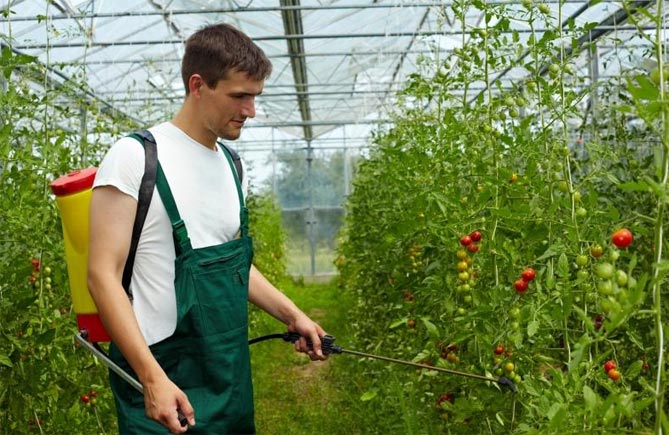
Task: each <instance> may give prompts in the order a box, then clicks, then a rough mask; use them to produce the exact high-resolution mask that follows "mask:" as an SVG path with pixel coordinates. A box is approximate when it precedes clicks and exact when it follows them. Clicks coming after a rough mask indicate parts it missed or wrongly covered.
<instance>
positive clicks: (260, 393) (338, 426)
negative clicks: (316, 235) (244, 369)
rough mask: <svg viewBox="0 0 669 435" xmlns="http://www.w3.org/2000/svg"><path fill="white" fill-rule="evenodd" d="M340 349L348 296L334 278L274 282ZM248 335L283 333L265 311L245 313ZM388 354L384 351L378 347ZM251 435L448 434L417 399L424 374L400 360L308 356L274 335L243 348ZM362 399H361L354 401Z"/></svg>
mask: <svg viewBox="0 0 669 435" xmlns="http://www.w3.org/2000/svg"><path fill="white" fill-rule="evenodd" d="M280 288H281V289H282V291H284V292H285V293H286V294H287V295H288V296H289V297H290V298H291V299H292V300H293V301H294V302H295V303H296V304H297V305H298V306H299V307H300V308H301V309H302V310H303V311H305V312H306V313H307V314H308V315H309V316H311V317H312V318H313V319H314V320H316V321H318V322H319V323H320V324H321V326H322V327H323V328H324V329H325V331H326V332H327V333H329V334H330V335H333V336H335V337H336V341H335V343H336V344H339V345H340V346H342V347H344V348H345V349H353V348H351V347H350V346H349V345H350V344H351V341H352V340H353V331H352V327H351V326H350V324H351V323H353V319H351V318H350V317H349V307H351V306H352V304H353V300H352V297H351V296H350V295H349V294H348V293H346V292H343V291H342V290H341V289H340V288H338V287H337V286H336V285H335V284H334V283H329V284H297V283H293V282H288V283H285V284H283V285H281V286H280ZM251 319H252V327H251V328H250V336H251V338H253V337H257V336H260V335H264V334H268V333H275V332H285V330H286V328H285V326H284V325H283V324H281V323H280V322H278V321H276V320H275V319H273V318H271V317H270V316H268V315H267V314H265V313H263V312H261V311H259V310H257V309H254V311H253V312H252V316H251ZM385 353H387V354H390V355H391V356H392V350H386V352H385ZM251 363H252V369H253V381H254V391H255V405H256V427H257V431H258V434H259V435H313V434H324V435H363V434H364V435H375V434H378V435H437V434H450V433H451V432H449V430H448V425H445V424H443V423H440V419H439V418H438V414H437V413H436V411H435V409H434V408H435V407H434V403H433V402H432V401H430V402H428V403H425V402H424V401H422V400H421V399H420V397H422V396H424V390H425V389H426V388H427V389H432V388H431V387H430V385H429V384H430V383H431V381H430V380H429V379H434V377H432V378H424V379H423V381H419V380H418V379H419V376H417V371H416V370H413V369H407V368H406V367H405V366H396V365H392V364H390V365H389V364H387V363H384V362H379V361H373V360H368V359H360V358H357V357H355V356H352V355H347V354H341V355H331V356H330V358H329V359H328V360H327V361H319V362H311V361H310V360H309V358H308V357H306V356H305V355H303V354H300V353H297V352H295V351H294V350H293V347H292V345H291V344H288V343H285V342H284V341H282V340H269V341H265V342H261V343H257V344H254V345H252V346H251ZM363 397H366V400H362V398H363Z"/></svg>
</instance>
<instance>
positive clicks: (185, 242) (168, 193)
mask: <svg viewBox="0 0 669 435" xmlns="http://www.w3.org/2000/svg"><path fill="white" fill-rule="evenodd" d="M156 172H157V173H156V188H157V189H158V194H159V195H160V199H162V200H163V205H164V206H165V210H166V211H167V216H169V218H170V223H171V224H172V237H173V238H174V249H175V250H176V254H177V256H178V255H179V254H182V253H184V252H187V251H190V250H191V249H193V247H192V246H191V243H190V238H189V237H188V231H187V230H186V224H185V223H184V221H183V219H181V215H180V214H179V209H178V208H177V203H176V202H175V201H174V196H173V195H172V189H170V185H169V183H168V182H167V178H165V172H163V167H162V166H161V165H160V162H158V170H157V171H156Z"/></svg>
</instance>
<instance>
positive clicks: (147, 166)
mask: <svg viewBox="0 0 669 435" xmlns="http://www.w3.org/2000/svg"><path fill="white" fill-rule="evenodd" d="M131 136H133V137H135V139H137V140H139V141H140V142H142V146H143V147H144V175H143V176H142V183H141V184H140V186H139V193H138V195H137V213H136V214H135V224H134V225H133V227H132V240H131V241H130V251H129V252H128V259H127V260H126V262H125V267H124V268H123V281H122V282H123V288H124V289H125V292H126V293H127V294H128V297H129V298H130V300H132V292H130V280H131V279H132V269H133V266H134V265H135V254H136V253H137V245H138V244H139V236H140V235H141V234H142V228H143V227H144V221H145V220H146V214H147V213H148V212H149V205H151V197H152V196H153V188H154V186H155V185H156V169H157V167H158V152H157V150H156V139H154V137H153V135H152V134H151V132H150V131H148V130H141V131H136V132H135V133H134V134H132V135H131Z"/></svg>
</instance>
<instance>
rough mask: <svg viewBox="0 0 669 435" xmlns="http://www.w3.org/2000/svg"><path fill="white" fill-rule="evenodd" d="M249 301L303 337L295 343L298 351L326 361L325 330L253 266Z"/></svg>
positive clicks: (314, 358)
mask: <svg viewBox="0 0 669 435" xmlns="http://www.w3.org/2000/svg"><path fill="white" fill-rule="evenodd" d="M249 301H251V302H252V303H253V304H254V305H256V306H258V307H259V308H261V309H263V310H264V311H266V312H267V313H269V314H271V315H272V316H273V317H274V318H276V319H277V320H279V321H281V322H283V323H285V324H286V325H288V330H290V331H293V332H299V333H300V335H302V338H301V339H300V340H299V341H297V342H295V349H296V350H297V351H299V352H304V353H306V354H308V355H309V357H310V358H311V359H312V360H317V359H320V360H324V359H326V356H324V355H323V351H322V350H321V337H322V336H323V335H325V331H323V328H321V327H320V325H318V323H316V322H314V321H313V320H311V319H310V318H309V316H307V315H306V314H304V313H303V312H302V311H301V310H300V309H299V308H297V306H296V305H295V304H294V303H293V301H291V300H290V299H289V298H288V296H286V295H285V294H283V293H282V292H281V291H279V289H277V288H276V287H274V285H272V283H270V282H269V281H268V280H267V278H265V277H264V276H263V274H262V273H260V271H259V270H258V269H256V267H255V266H251V275H250V279H249ZM305 337H306V338H309V339H310V340H311V342H312V343H313V349H311V348H309V347H308V346H307V341H306V338H305Z"/></svg>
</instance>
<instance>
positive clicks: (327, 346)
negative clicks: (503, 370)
mask: <svg viewBox="0 0 669 435" xmlns="http://www.w3.org/2000/svg"><path fill="white" fill-rule="evenodd" d="M301 337H302V336H301V335H300V334H298V333H297V332H284V333H276V334H268V335H263V336H260V337H257V338H254V339H251V340H249V344H254V343H259V342H261V341H265V340H271V339H282V340H283V341H285V342H289V343H295V342H296V341H298V340H299V339H300V338H301ZM334 341H335V338H334V337H333V336H332V335H329V334H326V335H324V336H323V337H321V350H322V351H323V355H331V354H341V353H347V354H351V355H357V356H361V357H365V358H372V359H378V360H381V361H386V362H391V363H395V364H403V365H407V366H411V367H417V368H420V369H425V370H433V371H437V372H442V373H448V374H450V375H455V376H462V377H466V378H470V379H476V380H479V381H485V382H494V383H496V384H499V385H500V386H502V387H506V388H508V389H509V390H511V391H512V392H514V393H517V392H518V389H517V388H516V386H515V385H514V383H513V382H511V380H510V379H509V378H507V377H505V376H501V377H500V378H499V379H495V378H491V377H488V376H483V375H477V374H475V373H469V372H462V371H459V370H452V369H447V368H443V367H434V366H429V365H427V364H419V363H414V362H410V361H404V360H400V359H395V358H389V357H386V356H380V355H372V354H369V353H364V352H358V351H355V350H350V349H344V348H342V347H341V346H338V345H336V344H334ZM307 345H308V346H309V347H312V343H311V340H310V339H307Z"/></svg>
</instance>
